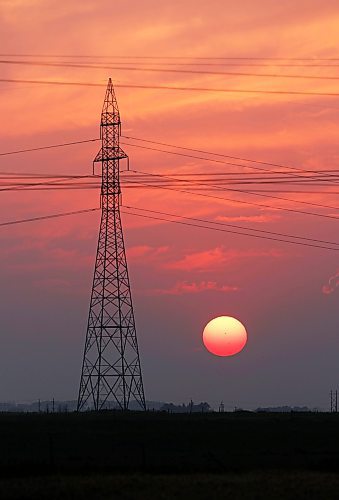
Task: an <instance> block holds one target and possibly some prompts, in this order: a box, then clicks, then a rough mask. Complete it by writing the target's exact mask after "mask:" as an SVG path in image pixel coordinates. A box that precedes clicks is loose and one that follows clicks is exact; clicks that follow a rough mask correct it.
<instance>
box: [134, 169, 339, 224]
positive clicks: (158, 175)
mask: <svg viewBox="0 0 339 500" xmlns="http://www.w3.org/2000/svg"><path fill="white" fill-rule="evenodd" d="M131 172H136V173H139V174H144V175H146V176H147V175H150V176H152V177H161V178H166V179H169V180H172V181H173V180H175V181H177V182H181V183H183V182H185V183H186V184H187V183H189V184H191V183H193V184H195V185H201V186H206V184H204V183H202V182H197V181H191V180H185V179H179V180H176V179H173V178H171V177H170V176H168V175H164V174H149V173H147V172H141V171H140V170H131ZM208 187H213V188H214V189H216V190H218V191H233V192H236V193H245V194H250V195H254V196H262V197H265V198H272V199H277V200H282V201H290V202H293V203H301V204H304V205H311V206H316V207H319V208H329V209H331V210H339V207H332V206H330V205H323V204H320V203H312V202H308V201H302V200H295V199H292V198H283V197H281V196H274V195H268V194H257V193H255V192H254V191H253V192H252V191H250V190H248V189H234V188H220V187H219V186H216V185H213V184H212V185H209V186H208ZM284 210H287V209H284ZM300 213H305V214H309V212H300ZM318 215H321V216H323V215H322V214H318Z"/></svg>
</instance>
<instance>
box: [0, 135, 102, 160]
mask: <svg viewBox="0 0 339 500" xmlns="http://www.w3.org/2000/svg"><path fill="white" fill-rule="evenodd" d="M96 141H100V139H85V140H83V141H73V142H64V143H61V144H51V145H49V146H41V147H38V148H29V149H17V150H16V151H6V152H4V153H0V156H8V155H15V154H18V153H30V152H31V151H41V150H43V149H52V148H61V147H64V146H73V145H74V144H84V143H86V142H96Z"/></svg>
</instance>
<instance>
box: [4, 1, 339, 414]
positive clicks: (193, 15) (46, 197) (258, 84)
mask: <svg viewBox="0 0 339 500" xmlns="http://www.w3.org/2000/svg"><path fill="white" fill-rule="evenodd" d="M338 23H339V6H338V2H337V1H329V0H325V1H324V0H323V1H318V0H307V1H306V0H301V1H299V2H295V1H290V0H288V1H286V2H283V3H281V2H276V1H274V0H254V1H253V0H244V1H243V2H241V3H239V2H238V3H234V2H230V1H228V0H227V1H221V0H219V1H215V0H214V1H213V0H212V1H210V2H207V3H206V2H202V1H197V0H195V1H193V0H192V1H189V0H183V1H181V2H174V3H173V2H172V3H169V4H167V5H164V4H163V3H162V2H159V1H155V0H154V1H149V0H145V1H142V2H122V1H120V0H118V1H115V2H111V1H106V0H103V1H101V2H94V0H91V1H85V0H84V1H83V2H78V1H74V0H71V1H68V2H60V1H59V2H57V1H50V0H31V1H30V0H8V1H7V0H2V1H1V4H0V47H1V49H0V51H1V56H0V72H1V73H0V74H1V77H0V79H17V80H46V81H47V80H53V81H60V82H67V81H73V82H95V83H102V84H105V83H106V82H107V79H108V77H112V79H113V82H114V83H115V84H134V85H138V84H144V85H155V86H159V85H168V86H181V87H200V88H201V87H205V88H225V89H242V90H244V89H245V90H246V89H248V90H269V91H272V90H281V91H301V92H319V93H338V92H339V85H338V83H339V71H338V67H339V66H338V67H337V66H336V65H335V62H334V63H333V62H332V63H326V62H324V61H323V62H317V64H318V65H319V64H323V65H326V64H330V65H332V66H333V67H326V66H325V67H314V66H313V65H312V61H305V62H304V65H308V67H303V66H297V64H298V62H297V61H294V64H295V66H291V67H281V66H277V65H276V64H277V63H276V61H272V60H271V61H270V60H269V59H266V60H265V61H260V60H253V59H252V60H250V61H247V63H248V64H251V65H252V66H240V65H238V66H236V65H230V62H231V61H230V60H228V61H226V64H225V65H224V66H192V67H190V69H195V70H199V69H201V70H208V71H214V70H215V71H224V72H243V73H254V74H260V73H269V74H278V75H280V76H279V77H258V76H231V75H211V74H192V73H191V74H190V73H187V74H185V73H175V72H173V73H166V72H164V73H162V72H143V71H135V70H133V71H129V70H122V69H119V70H113V69H111V70H110V69H98V68H96V69H89V68H63V67H48V66H43V65H41V66H35V65H24V64H22V65H14V64H5V63H1V61H8V60H12V61H14V60H17V61H25V60H30V61H43V60H45V61H48V62H51V61H52V59H53V58H52V56H53V55H63V56H65V57H60V58H58V59H57V60H58V61H59V62H62V61H63V62H65V61H69V59H67V57H66V56H67V55H77V56H81V55H89V56H93V61H94V62H95V63H96V64H97V63H98V62H105V63H107V64H106V65H107V66H112V67H121V66H122V65H123V63H126V59H123V58H121V59H119V58H117V57H116V56H123V57H127V56H133V57H134V59H132V61H131V63H130V66H133V67H136V63H138V62H139V63H140V62H141V61H140V59H136V57H144V56H154V57H163V58H164V57H178V56H180V57H187V58H191V62H196V61H197V60H195V59H194V58H198V57H200V58H202V57H206V58H210V59H208V60H205V61H204V60H199V62H200V63H202V62H208V63H209V64H216V63H220V62H222V61H220V60H219V61H218V60H215V59H212V58H215V57H237V58H241V57H243V58H246V57H250V58H254V57H257V58H260V57H265V58H321V59H323V60H324V59H331V58H338V52H337V39H338V29H337V28H338ZM20 54H32V57H30V58H28V57H24V56H21V57H20ZM34 54H35V56H34ZM41 54H46V55H48V56H49V57H46V58H41V57H39V55H41ZM15 56H16V57H15ZM98 56H110V58H107V59H100V58H98ZM113 56H115V57H113ZM160 61H162V60H161V59H160ZM170 61H171V62H172V66H163V68H165V67H166V68H167V69H170V68H172V69H175V70H177V69H184V67H183V66H180V65H173V64H174V63H175V62H180V61H178V60H175V59H173V60H170ZM73 62H76V63H86V59H85V60H84V59H82V58H80V57H78V58H77V59H74V60H73ZM156 62H157V63H159V60H156V59H149V60H148V61H147V64H146V63H145V66H147V67H148V68H156V67H157V66H156V64H155V63H156ZM181 62H183V61H181ZM186 62H187V60H186ZM237 62H238V64H239V60H238V61H237ZM245 62H246V61H243V64H244V63H245ZM258 62H261V63H263V64H265V65H266V66H263V67H259V66H253V64H255V63H258ZM280 62H285V63H286V62H289V63H290V64H291V63H293V61H291V60H290V61H280ZM299 64H300V61H299ZM338 65H339V60H338ZM158 67H159V66H158ZM284 75H299V76H303V75H309V76H332V77H338V80H335V79H332V80H331V79H327V80H320V79H301V78H298V79H297V78H295V79H293V78H284ZM0 87H1V96H0V116H1V120H0V151H2V152H4V151H11V150H15V149H23V148H31V147H38V146H41V145H45V144H56V143H60V142H71V141H76V140H82V139H87V138H94V137H98V135H99V126H98V125H99V119H100V110H101V106H102V101H103V97H104V87H102V88H101V87H81V86H78V87H77V86H74V87H68V86H48V85H37V84H35V85H34V84H28V83H8V82H7V83H6V82H2V83H1V82H0ZM116 94H117V98H118V102H119V107H120V113H121V118H122V127H123V134H124V135H127V136H128V135H130V136H135V137H140V138H145V139H150V140H155V141H159V142H165V143H170V144H177V145H183V146H188V147H192V148H197V149H202V150H208V151H213V152H219V153H223V154H227V155H232V156H240V157H245V158H252V159H260V160H263V161H269V162H274V163H279V164H282V163H284V164H287V165H292V166H297V167H299V168H304V169H308V170H312V169H318V170H321V169H336V168H338V160H339V155H338V147H337V142H338V141H337V137H338V132H339V119H338V117H337V115H338V109H339V97H329V96H311V95H288V94H286V95H279V94H275V95H268V94H256V93H237V92H230V93H218V92H203V91H201V92H193V91H192V92H190V91H174V90H154V89H131V88H117V89H116ZM125 142H127V141H125ZM98 148H99V145H98V143H92V144H91V143H90V144H85V145H81V146H73V147H69V148H64V149H58V150H47V151H43V152H36V153H27V154H25V155H15V156H14V155H13V156H4V157H2V158H1V157H0V161H1V167H0V170H1V171H13V172H41V173H53V174H55V173H61V174H83V175H86V174H90V173H91V168H92V159H93V158H94V156H95V154H96V152H97V150H98ZM124 149H125V150H126V152H128V154H129V157H130V165H131V168H132V169H134V170H139V171H144V172H152V173H160V174H168V175H170V174H175V173H198V172H204V173H205V172H222V171H227V170H229V169H231V170H232V171H239V172H244V169H242V168H238V167H231V166H228V165H221V164H217V163H216V164H213V163H207V162H204V161H203V160H198V159H192V158H184V157H179V156H178V157H176V156H171V155H165V154H162V153H155V152H150V151H145V150H142V149H138V148H134V147H131V146H124ZM129 175H131V176H132V175H133V174H132V173H131V174H129ZM236 187H237V186H236ZM319 189H322V190H324V188H319ZM221 196H224V197H227V198H232V199H238V200H243V201H251V202H256V203H262V204H268V205H270V206H271V208H266V209H264V208H259V207H254V206H251V205H246V204H239V203H236V202H234V201H233V202H232V201H222V200H216V199H211V198H202V197H198V196H194V195H187V194H183V193H178V192H173V191H165V190H155V189H148V190H146V189H144V190H143V189H126V190H125V191H124V193H123V203H124V204H126V205H129V206H136V207H140V208H148V209H152V210H162V211H164V212H170V213H176V214H184V215H186V216H193V217H199V218H205V219H206V218H208V219H211V220H217V221H221V222H222V221H223V222H228V223H233V224H239V225H243V226H248V227H252V228H257V229H263V230H268V231H276V232H280V233H292V234H298V235H301V236H306V237H311V238H318V239H323V240H330V241H337V239H336V224H337V221H335V220H334V219H325V218H320V217H319V218H317V217H310V216H306V215H301V214H299V215H297V214H292V213H288V212H284V211H276V210H274V207H277V206H278V207H284V208H292V209H298V210H306V211H316V212H319V213H321V214H327V215H328V214H331V215H336V214H337V213H338V212H336V210H335V209H334V208H335V207H336V206H337V204H338V199H337V195H330V194H329V193H325V194H324V193H322V194H307V195H305V194H294V195H285V196H286V197H290V198H293V199H295V200H303V201H308V202H312V203H318V204H326V205H329V206H332V207H334V208H333V209H321V208H318V209H316V208H315V207H313V208H312V207H311V206H306V205H302V204H297V203H295V202H294V201H290V202H287V201H278V200H272V199H268V198H261V197H257V196H253V195H246V194H245V195H244V194H235V193H231V192H225V193H222V194H221ZM281 196H284V194H281ZM98 203H99V193H98V192H97V191H79V192H78V191H55V192H53V191H52V192H49V193H46V192H43V191H42V192H40V191H36V192H35V191H31V192H26V193H21V192H20V193H18V192H9V193H5V192H3V193H2V195H1V197H0V208H1V211H2V216H1V221H7V220H14V219H16V218H25V217H31V216H36V215H45V214H49V213H57V212H63V211H68V210H77V209H82V208H90V207H95V206H98ZM338 206H339V205H338ZM98 217H99V213H94V214H85V215H79V216H75V217H69V218H64V219H57V220H55V221H53V220H52V221H45V222H39V223H31V224H27V225H22V226H20V225H18V226H13V227H7V228H2V229H1V233H0V238H1V249H0V255H1V261H2V263H3V265H2V266H1V267H2V268H1V282H2V285H1V295H2V297H3V303H2V306H1V308H2V317H3V318H4V325H5V327H4V328H5V330H4V347H3V349H1V350H0V351H1V354H0V356H1V357H2V358H3V359H2V360H1V359H0V366H1V365H2V366H3V367H4V368H3V370H4V371H5V372H6V373H12V374H13V373H14V371H15V362H14V360H15V359H20V363H21V366H22V367H23V368H22V372H20V373H19V374H17V375H16V377H14V379H13V377H11V378H12V380H14V382H13V384H12V385H11V386H10V387H8V389H6V390H5V389H4V392H3V393H1V392H0V400H2V399H6V398H10V397H13V399H15V398H24V397H27V398H38V397H47V396H48V395H55V397H60V398H66V397H68V398H72V399H73V397H75V396H74V395H75V393H76V390H77V383H78V377H79V370H80V358H81V352H82V346H83V340H84V335H85V324H86V315H87V306H88V298H89V291H90V286H91V279H92V270H93V264H94V254H95V240H96V237H97V231H98V222H99V219H98ZM124 226H125V236H126V245H127V252H128V258H129V266H130V274H131V281H132V285H133V294H134V302H135V309H136V315H137V324H138V327H139V343H140V346H141V352H142V355H143V359H142V362H143V365H144V372H145V385H146V396H147V398H148V399H161V398H163V399H167V400H175V401H180V400H183V401H184V400H187V399H189V398H191V397H193V399H194V398H195V399H199V398H200V399H205V400H211V401H212V402H213V401H214V402H217V401H219V400H221V399H224V400H227V398H228V401H229V402H230V405H232V404H237V405H239V406H240V405H244V406H246V405H247V406H251V405H252V406H255V405H259V404H280V403H284V402H292V403H293V402H295V403H296V404H297V403H298V402H299V403H300V404H301V403H302V404H309V405H312V404H313V405H323V406H324V405H325V404H326V397H327V392H328V389H329V388H330V386H331V384H333V383H335V380H336V378H335V377H336V374H337V371H336V367H337V356H336V355H335V353H336V352H337V349H338V348H339V340H338V339H337V338H336V332H337V326H338V319H337V300H338V290H336V283H337V281H336V279H337V272H338V269H339V266H338V258H337V254H336V252H330V251H327V252H326V251H325V250H317V249H311V248H306V247H298V246H289V245H286V244H282V243H279V242H274V241H267V240H260V239H254V238H253V239H252V238H246V237H242V236H236V235H232V234H227V233H220V234H218V233H215V232H209V231H204V230H202V229H200V230H198V229H194V228H191V229H190V228H185V227H180V226H175V225H171V224H166V223H156V222H154V221H150V220H148V219H139V218H135V217H134V218H133V217H132V216H131V215H125V216H124ZM329 280H330V282H329ZM17 310H19V311H20V315H19V316H20V317H15V319H14V320H13V311H17ZM60 310H62V311H64V312H65V313H64V315H61V316H62V317H61V316H60ZM174 310H175V318H173V311H174ZM218 314H220V315H235V316H236V317H238V318H239V319H240V320H241V321H242V322H244V324H245V326H246V328H247V330H248V334H249V343H248V346H247V348H246V349H245V350H244V351H243V353H241V355H239V357H238V358H234V359H232V360H227V361H226V362H225V360H219V359H218V360H216V359H215V358H213V357H212V356H211V355H209V354H208V353H207V352H206V351H205V350H204V348H203V346H202V343H201V332H202V329H203V327H204V326H205V324H206V323H207V322H208V321H209V320H210V319H211V318H213V317H214V316H215V315H218ZM169 317H170V318H173V320H172V321H173V324H169V322H168V318H169ZM39 318H42V320H43V321H39ZM47 320H48V321H47ZM46 321H47V325H48V326H47V327H46ZM49 321H51V323H49ZM319 335H321V339H319ZM18 346H20V347H18ZM46 353H47V354H46ZM52 353H53V355H54V356H52ZM65 353H66V354H65ZM49 356H51V358H52V361H49V362H48V363H47V361H46V357H47V358H48V357H49ZM64 356H65V357H66V358H65V359H64ZM63 360H64V363H65V367H66V368H65V374H61V373H60V364H62V363H63ZM286 363H288V365H289V367H290V369H289V372H288V373H286V370H285V368H286ZM173 366H175V367H176V371H175V374H173ZM36 367H39V370H40V369H43V370H44V371H45V373H46V377H44V380H41V377H39V376H38V373H39V370H37V368H36ZM315 367H317V369H315ZM319 372H321V377H319ZM27 373H29V374H30V376H29V377H27ZM253 373H256V374H257V377H252V376H251V374H253ZM230 379H232V380H234V381H235V382H234V384H233V385H232V387H227V389H226V387H225V386H224V385H223V383H222V381H223V380H230ZM277 384H279V387H281V390H280V393H279V394H278V395H277V394H276V391H275V387H276V386H277ZM314 388H316V389H314ZM333 388H334V387H333ZM311 389H312V390H311ZM51 392H53V394H51ZM253 394H255V396H253ZM237 398H238V399H237ZM312 398H313V399H312ZM242 401H243V402H242Z"/></svg>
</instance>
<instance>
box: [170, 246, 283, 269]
mask: <svg viewBox="0 0 339 500" xmlns="http://www.w3.org/2000/svg"><path fill="white" fill-rule="evenodd" d="M281 255H282V253H281V251H278V250H274V249H272V250H251V249H250V250H225V249H224V247H222V246H220V247H216V248H212V249H210V250H205V251H203V252H195V253H191V254H188V255H185V256H184V257H183V258H182V259H180V260H177V261H175V262H170V263H168V264H166V267H167V268H168V269H176V270H181V271H206V270H209V271H211V270H216V269H219V268H220V267H223V266H225V265H226V264H228V263H229V262H232V261H235V260H241V259H248V258H255V257H280V256H281Z"/></svg>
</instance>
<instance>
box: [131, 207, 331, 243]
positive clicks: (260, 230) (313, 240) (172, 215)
mask: <svg viewBox="0 0 339 500" xmlns="http://www.w3.org/2000/svg"><path fill="white" fill-rule="evenodd" d="M124 206H125V207H126V208H130V209H132V210H136V209H137V210H140V211H142V212H149V213H155V214H160V215H165V216H166V217H167V216H168V217H177V218H180V219H187V220H191V221H196V222H203V223H206V224H215V225H218V226H226V227H231V228H233V229H241V230H243V231H253V232H256V233H261V234H268V235H271V236H282V237H284V238H293V239H298V240H306V241H311V242H314V243H325V244H327V245H339V242H338V243H337V242H333V241H325V240H320V239H316V238H308V237H304V236H297V235H295V234H287V233H278V232H275V231H267V230H264V229H254V228H250V227H244V226H238V225H236V224H229V223H226V222H220V221H211V220H206V219H200V218H197V217H186V216H184V215H175V214H170V213H167V212H160V211H158V210H148V209H146V208H138V207H129V206H127V205H124Z"/></svg>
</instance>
